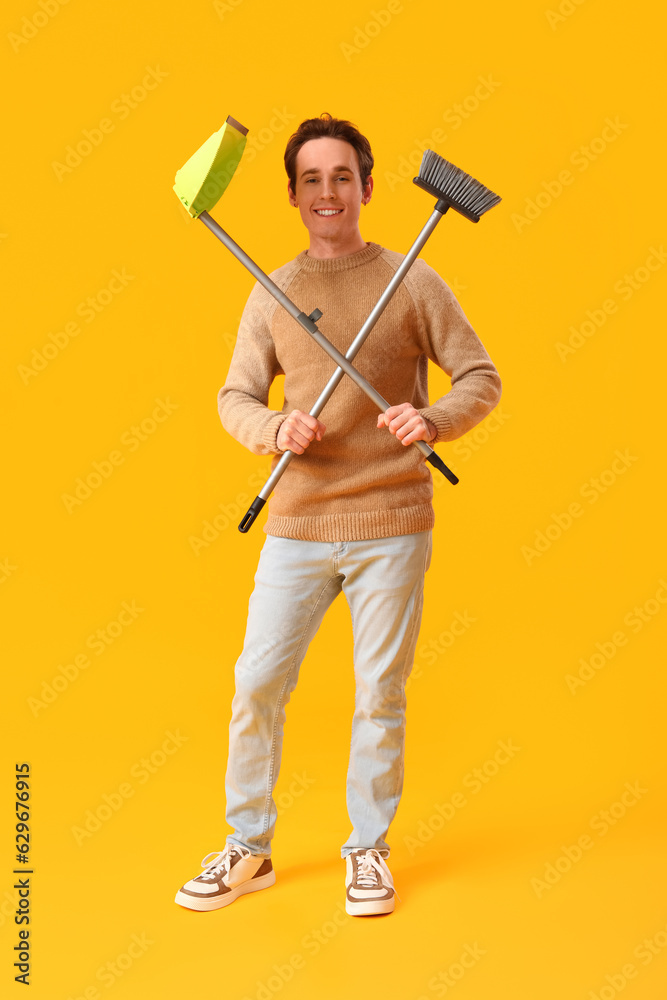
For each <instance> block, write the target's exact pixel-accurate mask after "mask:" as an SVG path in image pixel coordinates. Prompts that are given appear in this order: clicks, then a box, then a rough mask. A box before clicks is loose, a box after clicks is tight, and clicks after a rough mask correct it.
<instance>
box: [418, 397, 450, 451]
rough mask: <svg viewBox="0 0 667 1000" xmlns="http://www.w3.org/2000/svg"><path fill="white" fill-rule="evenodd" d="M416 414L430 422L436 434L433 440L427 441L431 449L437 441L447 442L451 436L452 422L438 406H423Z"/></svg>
mask: <svg viewBox="0 0 667 1000" xmlns="http://www.w3.org/2000/svg"><path fill="white" fill-rule="evenodd" d="M417 412H418V413H419V414H420V416H422V417H424V418H425V419H426V420H430V422H431V423H432V424H433V426H434V427H435V429H436V430H437V432H438V433H437V434H436V436H435V437H434V438H433V440H432V441H429V444H430V445H431V447H432V446H433V445H434V444H437V443H438V442H439V441H448V440H449V438H450V437H451V434H452V421H451V420H450V418H449V414H448V413H444V412H443V411H442V410H441V409H440V407H438V406H424V407H423V408H422V409H420V410H417Z"/></svg>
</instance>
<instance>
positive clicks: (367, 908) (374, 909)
mask: <svg viewBox="0 0 667 1000" xmlns="http://www.w3.org/2000/svg"><path fill="white" fill-rule="evenodd" d="M393 909H394V897H393V896H392V897H391V899H360V900H359V901H358V902H354V903H353V902H351V901H350V900H349V899H347V898H346V899H345V912H346V913H349V914H350V916H351V917H370V916H373V914H374V913H391V912H392V911H393Z"/></svg>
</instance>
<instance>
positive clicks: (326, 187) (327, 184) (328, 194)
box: [322, 180, 336, 198]
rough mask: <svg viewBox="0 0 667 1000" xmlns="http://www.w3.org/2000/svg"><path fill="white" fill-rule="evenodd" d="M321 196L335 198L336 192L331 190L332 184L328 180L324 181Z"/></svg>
mask: <svg viewBox="0 0 667 1000" xmlns="http://www.w3.org/2000/svg"><path fill="white" fill-rule="evenodd" d="M322 196H323V197H324V198H335V197H336V192H335V191H334V189H333V184H332V183H331V181H328V180H325V181H324V191H323V192H322Z"/></svg>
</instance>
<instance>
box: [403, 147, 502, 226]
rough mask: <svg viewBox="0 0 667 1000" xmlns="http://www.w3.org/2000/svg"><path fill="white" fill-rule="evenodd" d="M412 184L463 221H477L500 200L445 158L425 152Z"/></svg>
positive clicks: (428, 150)
mask: <svg viewBox="0 0 667 1000" xmlns="http://www.w3.org/2000/svg"><path fill="white" fill-rule="evenodd" d="M414 183H415V184H417V185H418V186H419V187H420V188H423V189H424V190H425V191H428V192H430V194H432V195H435V197H436V198H438V199H439V200H441V201H445V202H447V205H448V206H451V207H452V208H453V209H455V210H456V211H457V212H460V213H461V215H464V216H465V217H466V219H470V221H471V222H479V220H480V219H481V217H482V216H483V215H484V213H485V212H488V211H489V209H490V208H493V206H494V205H497V204H498V202H499V201H502V199H501V197H500V195H498V194H494V192H493V191H491V190H490V189H489V188H487V187H485V186H484V185H483V184H480V182H479V181H478V180H475V178H474V177H471V176H470V174H466V173H465V171H463V170H461V168H460V167H456V166H454V164H453V163H450V162H449V161H448V160H445V159H444V157H442V156H439V155H438V154H437V153H434V152H433V150H432V149H426V150H425V151H424V155H423V156H422V161H421V165H420V167H419V176H418V177H415V178H414Z"/></svg>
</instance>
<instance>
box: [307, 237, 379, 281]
mask: <svg viewBox="0 0 667 1000" xmlns="http://www.w3.org/2000/svg"><path fill="white" fill-rule="evenodd" d="M381 253H382V247H381V246H380V245H379V243H367V244H366V246H365V247H364V249H363V250H357V252H356V253H350V254H346V256H345V257H310V256H309V254H308V251H307V250H302V251H301V253H300V254H299V256H298V257H297V258H296V259H297V261H298V263H299V264H300V265H301V267H302V268H303V270H304V271H317V272H319V273H320V274H332V273H333V272H334V271H346V270H348V268H351V267H359V266H360V265H361V264H368V263H369V262H370V261H372V260H375V258H376V257H377V256H379V254H381Z"/></svg>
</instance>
